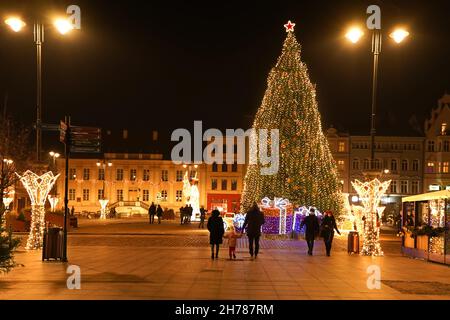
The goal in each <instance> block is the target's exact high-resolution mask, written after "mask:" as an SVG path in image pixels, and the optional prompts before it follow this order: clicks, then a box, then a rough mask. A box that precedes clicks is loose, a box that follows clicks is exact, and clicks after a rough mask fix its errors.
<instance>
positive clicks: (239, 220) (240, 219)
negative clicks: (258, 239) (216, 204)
mask: <svg viewBox="0 0 450 320" xmlns="http://www.w3.org/2000/svg"><path fill="white" fill-rule="evenodd" d="M245 216H246V215H245V214H241V213H237V214H235V215H234V218H233V224H234V227H235V228H237V229H238V230H241V229H242V226H243V225H244V222H245Z"/></svg>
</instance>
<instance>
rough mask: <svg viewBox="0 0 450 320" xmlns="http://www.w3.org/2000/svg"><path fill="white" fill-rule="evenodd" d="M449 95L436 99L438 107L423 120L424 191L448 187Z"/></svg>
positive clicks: (449, 187)
mask: <svg viewBox="0 0 450 320" xmlns="http://www.w3.org/2000/svg"><path fill="white" fill-rule="evenodd" d="M449 106H450V95H448V94H446V95H444V96H443V97H442V98H441V99H439V101H438V107H437V108H436V109H434V110H432V112H431V117H430V119H428V120H427V121H426V122H425V128H424V129H425V137H426V146H425V166H424V176H423V183H424V192H426V191H436V190H446V189H447V190H449V189H450V171H449V164H450V135H449V134H450V108H449Z"/></svg>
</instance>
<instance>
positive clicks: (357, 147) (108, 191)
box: [14, 94, 450, 212]
mask: <svg viewBox="0 0 450 320" xmlns="http://www.w3.org/2000/svg"><path fill="white" fill-rule="evenodd" d="M424 129H425V131H424V132H425V134H424V136H416V137H398V136H377V137H376V138H375V159H374V167H375V168H376V169H378V170H380V174H382V177H383V178H384V179H390V180H392V182H391V185H390V188H389V190H388V192H387V194H386V196H385V197H384V198H383V199H382V203H383V205H386V206H387V207H390V209H389V210H395V211H398V210H399V208H400V204H401V197H403V196H407V195H414V194H419V193H423V192H427V191H434V190H444V189H450V135H449V132H450V95H447V94H446V95H444V96H443V97H442V98H441V99H439V100H438V107H437V108H436V109H434V110H432V113H431V117H430V118H429V119H428V120H427V121H426V122H425V128H424ZM326 136H327V139H328V142H329V146H330V149H331V152H332V154H333V157H334V159H335V161H336V165H337V168H338V172H339V176H340V181H341V184H342V191H343V192H345V193H348V194H349V196H350V198H351V199H356V198H355V196H357V193H356V191H355V190H354V189H353V187H352V184H351V182H352V181H354V180H355V179H360V180H362V179H363V178H364V175H363V173H364V171H366V170H368V169H369V168H370V136H354V135H353V136H352V135H349V134H343V133H340V132H338V131H337V130H336V129H334V128H330V129H328V130H327V131H326ZM123 139H124V141H125V140H126V139H127V137H126V136H125V134H124V137H123ZM152 139H153V140H155V134H153V138H152ZM125 142H127V141H125ZM127 143H128V142H127ZM235 143H236V142H235ZM236 152H237V151H236V146H234V157H235V160H236V159H237V155H236ZM247 156H248V155H246V157H247ZM247 158H248V157H247ZM224 159H225V147H224ZM218 162H220V161H218ZM235 162H236V161H235ZM58 168H59V170H57V171H58V172H60V173H61V177H60V178H59V179H58V181H57V186H56V190H54V191H52V192H53V193H55V194H58V195H59V207H61V208H62V206H63V203H64V201H63V197H64V170H62V169H63V168H64V159H62V158H60V159H58V160H57V169H58ZM386 170H387V171H386ZM186 171H188V174H189V176H190V177H191V178H193V177H196V178H197V179H198V188H199V192H200V205H203V206H205V207H206V208H207V209H208V210H212V209H214V208H219V209H221V210H223V211H225V212H236V211H238V210H239V206H240V197H241V194H242V190H243V182H244V177H245V171H246V166H245V165H244V164H236V163H235V164H221V163H213V164H205V163H202V164H198V165H195V166H194V165H189V166H186V167H184V166H183V165H176V164H174V163H173V162H172V161H171V160H164V159H163V155H162V154H161V153H158V152H153V153H152V152H147V153H126V152H122V153H105V154H102V155H101V157H100V158H98V159H93V158H89V159H88V158H86V159H71V160H70V168H69V207H72V206H73V207H74V208H75V211H76V212H82V211H89V212H97V211H99V210H100V205H99V201H98V200H99V199H102V198H106V199H108V200H109V204H110V205H112V204H115V203H117V202H121V201H123V202H144V203H146V204H148V203H151V202H158V203H161V205H162V206H163V207H164V208H168V209H174V210H176V211H178V209H179V208H180V207H181V206H182V205H183V204H184V202H185V199H183V177H184V174H185V173H186ZM26 200H27V199H25V197H24V196H22V197H20V199H16V203H15V204H14V207H15V208H23V207H25V206H27V204H28V202H27V201H26ZM355 202H357V201H355Z"/></svg>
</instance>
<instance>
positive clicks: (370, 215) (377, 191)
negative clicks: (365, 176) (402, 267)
mask: <svg viewBox="0 0 450 320" xmlns="http://www.w3.org/2000/svg"><path fill="white" fill-rule="evenodd" d="M390 184H391V180H388V181H384V182H381V181H380V180H378V179H376V178H375V179H373V180H371V181H367V182H361V181H359V180H355V181H354V182H352V185H353V187H354V188H355V190H356V192H357V193H358V195H359V197H360V198H361V201H362V203H363V208H364V209H363V213H364V217H363V220H364V221H363V225H364V228H363V247H362V250H361V254H362V255H365V256H382V255H383V251H382V250H381V246H380V223H379V221H380V216H379V213H380V212H382V211H383V208H380V207H379V206H378V205H379V204H380V201H381V197H382V196H383V195H384V194H385V192H386V190H387V188H388V187H389V185H390ZM380 209H381V210H380Z"/></svg>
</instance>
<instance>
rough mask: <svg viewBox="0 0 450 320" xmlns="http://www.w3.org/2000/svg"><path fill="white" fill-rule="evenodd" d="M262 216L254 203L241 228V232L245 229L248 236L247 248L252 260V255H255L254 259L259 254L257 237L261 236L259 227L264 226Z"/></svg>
mask: <svg viewBox="0 0 450 320" xmlns="http://www.w3.org/2000/svg"><path fill="white" fill-rule="evenodd" d="M264 222H265V220H264V214H263V213H262V212H261V211H260V210H259V207H258V204H257V203H256V202H255V203H254V204H253V207H252V208H251V209H250V211H249V212H247V215H246V216H245V221H244V224H243V226H242V230H243V231H244V230H245V227H247V226H248V227H247V236H248V247H249V250H250V255H251V256H252V258H253V253H255V258H256V257H257V256H258V252H259V237H260V236H261V226H262V225H263V224H264ZM253 243H254V244H255V251H253Z"/></svg>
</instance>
